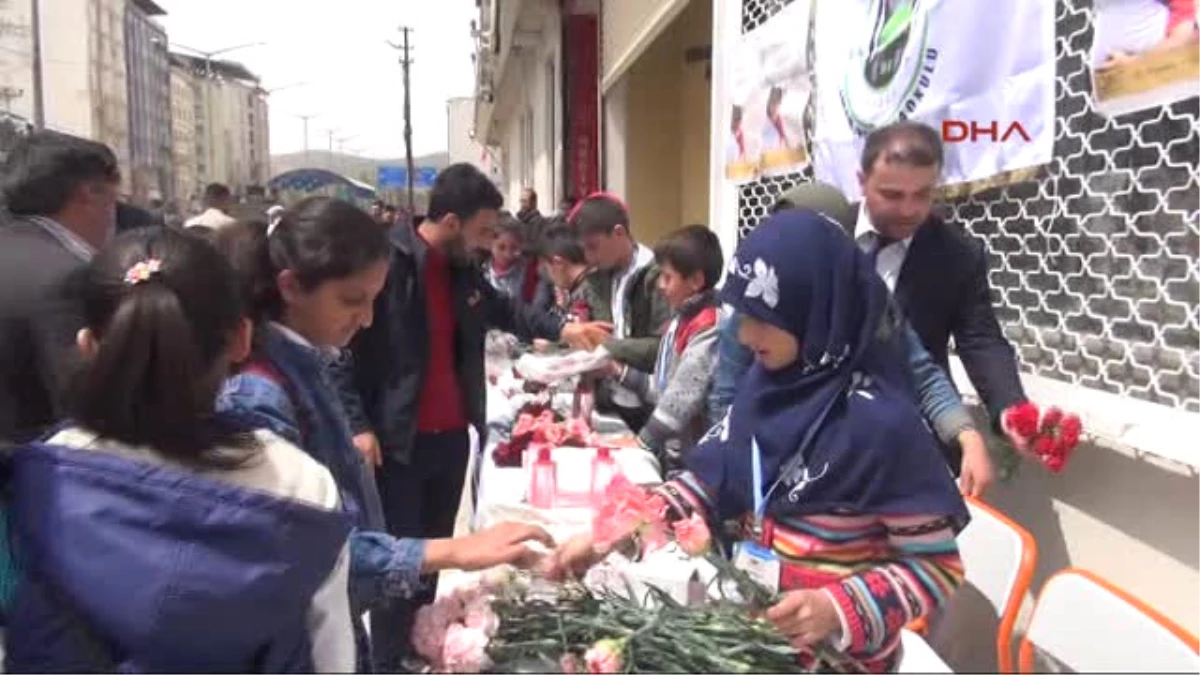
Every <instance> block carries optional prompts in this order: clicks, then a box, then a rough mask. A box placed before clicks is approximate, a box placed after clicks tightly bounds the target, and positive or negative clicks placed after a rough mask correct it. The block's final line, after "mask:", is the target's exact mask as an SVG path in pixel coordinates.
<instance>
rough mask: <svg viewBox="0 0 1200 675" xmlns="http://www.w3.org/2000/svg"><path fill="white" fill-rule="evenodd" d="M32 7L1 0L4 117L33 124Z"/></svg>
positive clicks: (0, 87)
mask: <svg viewBox="0 0 1200 675" xmlns="http://www.w3.org/2000/svg"><path fill="white" fill-rule="evenodd" d="M31 23H32V18H31V16H30V4H29V3H28V2H20V1H17V0H3V1H0V47H2V48H0V114H3V115H4V116H5V117H7V118H9V119H12V120H15V121H17V122H18V123H27V122H31V121H33V98H34V84H33V39H32V35H33V33H32V25H31Z"/></svg>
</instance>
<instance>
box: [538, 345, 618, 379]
mask: <svg viewBox="0 0 1200 675" xmlns="http://www.w3.org/2000/svg"><path fill="white" fill-rule="evenodd" d="M610 363H612V356H611V355H610V354H609V353H608V350H607V349H605V348H603V347H597V348H596V349H593V350H592V351H590V352H585V351H573V352H567V353H566V354H525V355H524V356H522V357H521V358H519V359H517V363H516V366H515V368H516V371H517V374H518V375H519V376H521V377H522V378H523V379H526V380H532V381H534V382H541V383H543V384H557V383H559V382H563V381H565V380H568V379H571V378H573V377H578V376H580V375H583V374H584V373H590V372H593V371H596V370H600V369H601V368H604V367H606V366H608V365H609V364H610Z"/></svg>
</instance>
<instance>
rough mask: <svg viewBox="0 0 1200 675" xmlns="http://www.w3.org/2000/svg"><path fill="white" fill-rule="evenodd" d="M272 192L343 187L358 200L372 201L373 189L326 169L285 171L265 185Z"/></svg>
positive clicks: (310, 190)
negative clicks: (332, 186) (331, 186)
mask: <svg viewBox="0 0 1200 675" xmlns="http://www.w3.org/2000/svg"><path fill="white" fill-rule="evenodd" d="M267 185H268V186H269V187H270V188H271V189H272V190H296V191H299V192H312V191H313V190H319V189H321V188H323V187H327V186H329V185H334V186H338V187H344V188H346V189H348V190H350V192H351V194H353V195H354V196H355V197H357V198H359V199H373V198H374V197H375V194H376V193H375V188H373V187H371V186H370V185H367V184H366V183H364V182H362V181H357V180H354V179H353V178H348V177H346V176H343V175H341V174H339V173H334V172H332V171H329V170H327V169H295V170H293V171H286V172H284V173H281V174H279V175H278V176H275V177H274V178H272V179H271V182H270V183H268V184H267Z"/></svg>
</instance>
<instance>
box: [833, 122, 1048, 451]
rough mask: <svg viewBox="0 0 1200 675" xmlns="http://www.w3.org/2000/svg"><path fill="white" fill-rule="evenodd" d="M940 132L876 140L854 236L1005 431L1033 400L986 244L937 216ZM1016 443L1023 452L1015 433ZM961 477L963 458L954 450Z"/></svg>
mask: <svg viewBox="0 0 1200 675" xmlns="http://www.w3.org/2000/svg"><path fill="white" fill-rule="evenodd" d="M943 158H944V153H943V148H942V140H941V137H940V136H939V135H938V132H937V131H935V130H934V129H932V128H930V127H928V126H926V125H924V124H921V123H919V122H911V121H904V122H897V123H894V124H890V125H888V126H885V127H881V128H879V129H876V130H875V131H873V132H871V134H870V135H869V136H867V139H866V144H865V146H864V149H863V154H862V166H861V173H860V174H859V182H860V184H861V186H862V193H863V202H862V204H861V206H860V207H859V211H858V218H857V222H856V224H855V226H854V229H853V236H854V238H855V240H856V241H858V243H859V246H860V247H862V249H863V251H865V252H866V253H867V254H868V255H870V256H871V257H872V258H873V259H874V260H875V266H876V270H877V271H878V272H879V276H880V277H882V278H883V281H884V283H885V284H887V287H888V289H889V290H890V291H892V293H893V294H894V295H895V297H896V300H897V301H898V302H899V304H900V307H901V309H903V310H904V313H905V315H906V316H907V317H908V320H909V323H911V324H912V327H913V329H914V330H916V332H917V335H919V336H920V338H921V342H922V343H923V344H924V345H925V349H926V350H928V352H929V354H930V356H932V357H933V360H934V362H936V363H937V364H938V365H940V366H941V367H942V368H943V369H944V370H945V371H946V372H947V373H948V372H950V359H949V345H950V339H951V338H953V339H954V346H955V352H956V353H957V354H958V357H959V359H960V360H961V361H962V364H963V367H964V368H966V371H967V375H968V376H969V377H970V378H971V384H972V385H974V387H975V391H977V392H978V393H979V397H980V398H981V399H982V400H983V403H984V405H985V406H986V407H987V410H988V414H989V416H990V418H991V421H992V423H993V425H994V426H995V428H996V430H997V431H1002V432H1006V433H1007V430H1006V429H1004V427H1003V424H1002V420H1003V418H1004V413H1005V411H1007V410H1008V409H1010V408H1011V407H1013V406H1014V405H1017V404H1020V403H1022V402H1024V401H1025V400H1026V398H1025V390H1024V388H1023V387H1022V385H1021V378H1020V376H1019V375H1018V374H1017V363H1016V358H1015V354H1014V351H1013V348H1012V346H1011V345H1009V343H1008V341H1007V340H1006V339H1005V338H1004V334H1003V332H1001V330H1000V324H999V323H998V322H997V321H996V314H995V312H994V310H993V308H992V293H991V288H990V286H989V285H988V257H987V253H986V252H985V251H984V249H983V246H982V244H980V243H979V242H978V241H976V240H975V239H972V238H971V237H970V236H968V235H967V234H965V233H964V232H963V231H962V229H961V228H959V227H955V226H952V225H951V224H949V223H947V222H946V221H944V220H942V219H941V218H940V217H938V216H937V215H935V214H933V212H932V211H933V199H934V194H935V191H936V189H937V185H938V181H939V179H940V177H941V173H942V167H943ZM1008 436H1009V439H1010V441H1012V442H1013V443H1014V445H1016V446H1017V447H1018V449H1024V447H1023V444H1022V443H1021V442H1020V440H1019V438H1018V437H1017V436H1016V435H1013V434H1008ZM948 454H949V456H948V457H947V459H948V460H949V462H950V465H951V467H952V468H954V470H955V472H956V473H957V472H958V470H959V467H960V466H961V464H962V459H963V457H962V450H961V448H959V447H957V446H954V447H949V448H948Z"/></svg>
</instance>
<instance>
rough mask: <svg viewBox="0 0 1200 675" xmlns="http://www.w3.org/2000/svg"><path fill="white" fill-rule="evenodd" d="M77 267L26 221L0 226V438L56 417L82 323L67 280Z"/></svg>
mask: <svg viewBox="0 0 1200 675" xmlns="http://www.w3.org/2000/svg"><path fill="white" fill-rule="evenodd" d="M83 265H84V263H83V261H82V260H80V259H79V258H78V257H76V256H75V255H73V254H72V253H71V252H70V251H68V250H67V249H66V248H64V247H63V245H62V244H61V243H60V242H59V241H58V240H57V239H55V238H54V237H53V236H52V235H50V234H49V233H48V232H46V231H45V230H43V229H42V228H40V227H38V226H37V225H36V224H34V223H29V222H25V221H23V220H12V221H8V222H5V223H3V224H2V225H0V442H5V441H7V442H18V443H20V442H25V441H28V440H31V439H33V438H34V437H36V436H38V435H39V434H40V433H41V432H42V431H44V430H45V429H46V428H47V427H49V426H50V425H51V424H53V423H54V422H55V421H57V420H58V419H60V418H61V417H62V415H63V405H62V399H61V396H60V392H61V389H62V385H63V383H64V379H65V376H66V374H67V371H68V370H69V366H70V364H71V362H72V360H73V359H74V357H75V354H76V352H75V335H76V334H77V333H78V332H79V329H80V328H81V327H82V326H83V318H82V316H81V309H80V307H79V305H78V302H77V299H76V298H75V297H74V295H75V294H74V293H72V292H71V291H72V289H71V287H70V282H71V281H72V280H73V279H74V278H76V273H77V272H78V271H79V270H81V269H82V268H83Z"/></svg>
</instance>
